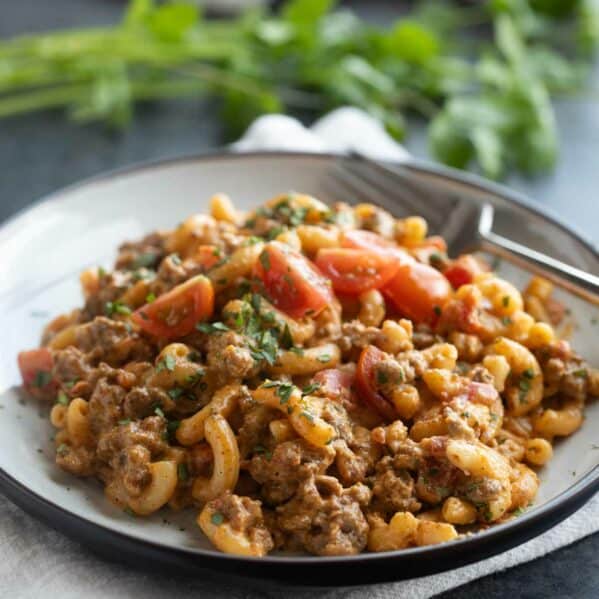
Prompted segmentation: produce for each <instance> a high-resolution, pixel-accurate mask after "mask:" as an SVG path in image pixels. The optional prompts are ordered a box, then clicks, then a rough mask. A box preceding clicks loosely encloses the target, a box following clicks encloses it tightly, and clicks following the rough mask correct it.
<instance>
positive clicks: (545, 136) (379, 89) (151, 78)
mask: <svg viewBox="0 0 599 599" xmlns="http://www.w3.org/2000/svg"><path fill="white" fill-rule="evenodd" d="M555 7H559V10H557V11H556V10H554V9H555ZM335 8H336V2H335V1H334V0H287V2H285V3H284V4H283V6H282V7H281V8H280V9H279V10H278V11H277V12H271V11H268V10H267V9H263V10H262V11H259V10H256V9H250V10H249V11H248V12H246V13H244V14H242V15H240V16H239V17H238V18H234V19H230V20H226V21H225V20H218V21H216V20H215V21H212V20H205V19H203V18H202V17H201V15H200V12H199V10H198V9H197V7H196V6H195V5H194V4H193V3H189V2H184V1H182V0H175V1H173V2H167V3H162V2H157V1H155V0H130V1H129V5H128V7H127V9H126V11H125V15H124V18H123V20H122V21H121V23H119V24H117V25H110V26H105V27H97V28H92V29H89V28H88V29H72V30H70V31H60V32H51V33H42V34H33V35H28V36H22V37H16V38H14V39H11V40H6V41H4V42H0V72H1V73H5V74H6V76H4V77H1V78H0V117H7V116H12V115H16V114H23V113H27V112H31V111H36V110H44V109H48V108H64V109H65V112H66V113H67V114H68V115H69V116H70V117H71V118H73V119H75V120H76V121H78V122H89V121H104V122H105V123H107V124H109V125H110V126H113V127H120V128H122V127H125V126H126V125H127V124H128V123H129V122H130V121H131V118H132V115H133V112H134V107H135V105H136V104H137V103H138V102H141V101H148V100H154V99H163V98H176V97H186V98H194V97H197V96H199V95H205V94H212V95H213V96H216V97H218V98H219V100H220V102H219V103H220V105H221V106H222V107H223V111H222V115H223V119H224V121H225V123H226V125H227V126H228V129H229V131H230V132H231V133H232V134H233V135H238V134H239V133H240V131H242V130H243V129H245V128H246V127H247V125H248V124H249V123H250V122H251V121H252V120H253V119H254V118H255V117H256V116H258V115H260V114H264V113H271V112H301V113H302V114H311V115H313V116H314V117H316V116H318V115H319V114H321V113H323V112H325V111H328V110H330V109H331V108H335V107H337V106H344V105H354V106H358V107H360V108H362V109H364V110H366V111H367V112H368V113H370V114H371V115H373V116H374V117H375V118H376V119H378V120H379V121H380V122H381V123H382V124H383V125H384V126H385V127H386V128H387V130H388V131H389V132H390V133H391V134H392V135H394V136H395V137H397V138H402V137H403V136H404V135H405V133H406V116H407V115H409V114H411V113H417V114H418V115H420V117H423V118H425V119H426V120H427V121H429V122H430V128H429V139H430V146H431V150H432V153H433V154H434V155H435V156H436V157H437V158H439V159H440V160H442V161H444V162H445V163H447V164H451V165H454V166H459V167H462V168H464V167H467V166H472V165H474V164H477V165H478V167H479V168H480V169H481V170H482V171H483V172H484V173H485V174H487V175H489V176H492V177H498V176H500V175H501V174H502V173H504V172H505V171H506V170H507V169H510V168H515V169H518V170H521V171H523V172H526V173H529V172H537V171H540V170H544V169H547V168H549V167H551V166H552V165H553V164H554V162H555V160H556V155H557V149H558V148H557V146H558V143H557V131H556V123H555V117H554V112H553V108H552V105H551V99H552V97H555V96H559V95H564V94H572V93H575V92H578V91H581V90H584V89H585V88H586V87H587V75H588V72H589V71H590V69H589V65H590V62H591V57H592V54H593V52H594V50H595V49H596V47H597V45H598V44H599V7H598V6H597V3H595V2H590V1H585V0H568V1H566V0H564V1H563V2H545V1H535V2H529V1H528V0H510V1H509V2H508V1H496V0H488V1H487V2H480V3H455V2H450V1H449V0H445V1H439V2H430V1H429V2H427V1H422V2H416V3H414V4H413V5H411V11H410V13H409V14H407V15H404V16H402V17H401V18H399V19H398V20H397V21H396V22H395V23H385V24H383V25H375V24H372V23H366V22H365V21H362V20H361V19H360V18H359V17H357V16H356V15H355V14H353V13H351V12H350V11H348V10H335ZM473 25H476V27H477V28H476V30H474V29H473ZM485 30H486V32H487V35H486V36H485V35H480V32H481V31H483V32H484V31H485ZM489 38H492V39H491V40H490V39H489ZM140 48H143V52H140ZM472 56H474V57H476V59H475V60H474V61H472V60H471V57H472ZM278 212H279V214H278V215H277V216H278V217H279V220H280V221H281V222H282V223H284V224H285V225H290V226H295V225H297V224H299V223H301V222H303V219H304V218H305V214H304V213H303V211H302V210H301V209H299V210H295V209H293V208H290V209H288V207H287V206H286V205H285V204H284V203H283V204H281V206H279V207H278ZM158 258H159V256H158V255H157V254H154V253H151V252H148V253H146V254H140V255H139V256H138V258H137V259H136V260H135V263H134V265H133V268H134V269H135V268H140V267H151V266H154V265H155V264H156V261H157V259H158Z"/></svg>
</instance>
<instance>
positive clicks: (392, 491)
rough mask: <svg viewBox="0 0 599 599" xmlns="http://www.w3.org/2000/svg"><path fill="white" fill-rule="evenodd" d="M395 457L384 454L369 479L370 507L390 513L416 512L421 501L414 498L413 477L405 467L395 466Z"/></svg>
mask: <svg viewBox="0 0 599 599" xmlns="http://www.w3.org/2000/svg"><path fill="white" fill-rule="evenodd" d="M395 463H396V459H395V458H394V457H392V456H385V457H384V458H383V459H382V460H380V461H379V462H378V463H377V465H376V469H375V474H374V476H373V477H372V479H371V484H372V487H371V488H372V495H373V501H372V508H373V509H374V510H375V511H378V512H382V513H385V514H387V515H392V514H394V513H395V512H414V513H415V512H417V511H418V510H419V509H420V508H421V507H422V505H421V503H420V502H419V501H418V500H417V499H416V494H415V490H414V479H413V478H412V476H411V475H410V473H409V472H408V471H407V470H406V469H405V468H401V467H400V468H397V467H396V466H395Z"/></svg>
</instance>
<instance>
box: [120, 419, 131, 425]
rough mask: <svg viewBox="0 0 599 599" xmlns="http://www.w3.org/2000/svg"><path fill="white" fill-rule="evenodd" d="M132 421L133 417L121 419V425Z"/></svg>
mask: <svg viewBox="0 0 599 599" xmlns="http://www.w3.org/2000/svg"><path fill="white" fill-rule="evenodd" d="M130 422H131V418H123V419H122V420H119V425H120V426H127V425H128V424H129V423H130Z"/></svg>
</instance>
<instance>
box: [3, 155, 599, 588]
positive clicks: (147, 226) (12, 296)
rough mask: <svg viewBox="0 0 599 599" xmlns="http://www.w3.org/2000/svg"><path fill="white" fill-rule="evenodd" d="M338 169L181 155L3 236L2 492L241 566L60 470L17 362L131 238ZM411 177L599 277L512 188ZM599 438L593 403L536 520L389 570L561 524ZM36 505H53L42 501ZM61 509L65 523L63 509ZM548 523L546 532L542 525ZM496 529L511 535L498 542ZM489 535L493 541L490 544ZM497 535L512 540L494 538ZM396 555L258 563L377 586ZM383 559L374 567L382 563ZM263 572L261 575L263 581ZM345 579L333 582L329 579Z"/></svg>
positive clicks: (79, 194) (318, 191)
mask: <svg viewBox="0 0 599 599" xmlns="http://www.w3.org/2000/svg"><path fill="white" fill-rule="evenodd" d="M334 160H335V158H334V157H332V156H317V155H305V154H283V155H281V154H268V153H265V154H252V155H245V156H238V155H216V156H208V157H196V158H186V159H179V160H174V161H170V162H164V163H159V164H156V165H148V166H142V167H139V168H135V169H131V170H128V171H123V172H118V173H115V174H109V175H106V176H103V177H100V178H97V179H94V180H91V181H89V182H87V183H83V184H81V185H77V186H74V187H71V188H68V189H66V190H64V191H61V192H59V193H57V194H54V195H53V196H52V197H51V198H48V199H47V200H45V201H43V202H41V203H39V204H37V205H35V206H33V207H31V208H30V209H28V210H27V211H25V212H23V213H22V214H20V215H18V216H17V217H15V218H13V219H12V220H11V221H9V222H8V223H6V224H5V225H4V226H3V227H2V228H1V229H0V256H2V262H1V265H0V331H2V341H3V344H2V352H1V354H0V390H3V391H2V393H1V395H0V407H1V409H0V474H1V475H2V480H1V481H0V482H2V483H3V484H4V486H5V490H6V492H7V494H9V496H10V497H11V498H13V500H16V501H17V502H18V503H21V504H22V505H24V507H26V509H29V510H30V511H32V512H35V513H36V514H37V515H38V516H40V517H42V518H45V519H46V520H51V521H52V519H53V518H55V519H57V520H56V521H55V522H54V524H55V525H56V526H58V527H59V528H64V529H65V531H66V532H68V533H69V534H72V535H74V536H80V537H85V536H86V535H87V536H89V535H90V534H92V533H93V530H96V531H100V530H103V531H104V532H109V533H114V535H116V536H114V535H113V537H111V538H112V541H109V544H110V543H117V544H118V542H119V539H120V540H123V539H124V538H125V537H126V538H127V539H128V541H133V542H134V543H135V542H139V543H140V545H139V548H140V549H139V550H140V551H142V547H145V548H146V549H147V548H148V547H149V546H152V547H154V548H159V549H160V550H161V551H163V552H169V551H170V552H172V554H173V555H175V554H177V555H179V556H181V555H183V554H186V555H187V556H188V557H189V556H190V555H191V556H196V557H200V556H203V557H204V558H206V557H207V556H211V557H212V558H213V559H212V560H211V561H212V562H213V563H216V565H217V567H219V566H220V565H221V564H222V565H223V567H228V566H227V565H226V563H227V561H229V562H231V560H233V561H236V562H237V563H239V562H242V561H243V560H240V559H238V558H231V557H230V556H223V555H222V554H219V553H217V552H215V551H214V550H213V549H212V548H211V547H210V545H209V544H208V543H207V542H206V541H205V539H203V537H202V535H201V534H200V532H199V529H198V528H197V526H196V525H195V523H194V516H195V514H194V510H187V511H186V512H184V513H183V514H179V515H173V514H172V513H167V512H165V513H159V514H156V515H154V516H153V517H151V518H147V519H133V518H131V517H129V516H127V515H126V514H124V513H123V512H122V511H120V510H118V509H117V508H115V507H114V506H112V505H111V504H109V503H108V502H107V501H106V500H105V499H104V497H103V494H102V491H101V488H100V486H99V485H98V484H97V483H95V482H93V481H89V480H81V479H76V478H73V477H71V476H69V475H67V474H66V473H64V472H62V471H61V470H59V469H58V468H57V467H56V466H55V465H54V462H53V444H52V443H51V442H50V437H51V435H52V434H53V433H52V429H51V426H50V424H49V422H48V420H47V408H44V407H43V406H40V405H39V404H38V403H37V402H35V401H34V400H31V399H27V398H25V397H24V396H22V394H21V393H20V391H19V389H18V384H19V374H18V370H17V367H16V355H17V352H18V351H20V350H21V349H26V348H32V347H35V346H37V345H38V343H39V337H40V332H41V329H42V326H43V325H44V324H45V323H46V322H47V321H48V320H49V318H51V317H53V316H55V315H57V314H59V313H62V312H65V311H66V310H68V309H70V308H72V307H75V306H78V305H80V304H81V301H82V300H81V296H80V290H79V283H78V273H79V272H80V271H81V270H82V269H83V268H85V267H87V266H90V265H100V264H101V265H104V266H106V267H109V266H110V265H111V262H112V260H113V258H114V256H115V254H116V248H117V246H118V245H119V244H120V243H121V242H122V241H124V240H132V239H136V238H138V237H140V236H141V235H143V234H144V233H146V232H148V231H151V230H153V229H156V228H165V227H172V226H174V225H175V224H176V223H178V222H179V221H181V219H182V218H184V217H185V216H186V215H188V214H190V213H192V212H203V211H206V210H207V201H208V199H209V197H210V196H211V195H212V194H213V193H215V192H218V191H225V192H227V193H228V194H229V195H230V196H231V197H232V198H233V199H234V201H235V202H236V204H237V205H238V206H240V207H241V208H249V207H251V206H253V205H255V204H256V203H257V202H260V201H263V200H264V199H266V198H268V197H270V196H272V195H274V194H276V193H279V192H281V191H285V190H288V189H295V190H301V191H305V192H308V193H312V194H314V195H316V196H318V197H321V198H323V199H325V200H331V199H333V198H331V197H330V196H329V195H328V194H327V193H326V191H325V186H324V182H325V179H326V172H327V170H328V169H329V168H330V167H331V165H332V163H333V161H334ZM411 168H412V170H413V175H414V177H415V178H417V177H425V178H428V179H429V180H432V181H436V182H438V183H439V184H440V186H441V190H442V191H441V193H447V194H448V195H451V194H456V193H459V194H460V196H461V197H469V198H471V199H473V201H481V199H482V198H484V199H485V200H486V201H492V202H493V203H494V204H495V207H496V210H497V213H498V216H497V227H498V228H499V232H502V233H504V234H506V235H508V236H511V237H512V238H514V239H516V240H517V241H520V242H522V243H525V244H527V245H531V246H533V247H535V248H537V249H539V250H541V251H546V252H548V253H551V254H553V255H554V256H556V257H558V258H561V259H563V260H565V261H568V262H570V263H572V264H574V265H576V266H579V267H581V268H583V269H586V270H589V271H590V272H595V273H597V271H598V270H599V260H598V258H597V255H596V254H595V252H594V251H593V250H592V248H591V247H590V246H588V245H587V244H585V243H584V242H583V241H581V240H580V239H579V238H577V237H576V236H575V234H573V233H572V232H570V231H569V230H567V229H566V228H565V227H563V226H561V225H559V224H556V223H555V222H553V221H552V220H550V219H549V218H548V217H546V216H544V215H541V214H540V213H538V212H536V211H534V210H532V209H531V208H529V207H527V206H525V205H522V204H519V203H517V201H518V198H515V197H514V194H511V193H510V192H508V191H507V190H506V189H504V188H501V187H499V186H495V185H489V184H486V183H482V182H481V181H480V180H478V179H476V178H473V177H466V176H464V175H457V174H455V173H453V172H451V171H449V170H447V169H437V168H430V167H423V166H422V165H413V166H412V167H411ZM335 199H344V198H335ZM499 270H500V273H501V274H502V275H505V276H506V277H507V278H508V279H510V280H513V281H516V282H517V283H519V284H524V282H525V281H526V279H527V278H528V275H526V274H525V273H523V272H520V271H518V270H517V269H516V268H514V267H511V266H509V265H507V264H506V263H505V262H504V263H503V264H502V265H500V267H499ZM559 298H560V299H563V300H564V301H565V302H566V304H567V305H568V307H569V308H570V309H571V311H572V315H573V317H574V319H575V321H576V322H577V323H578V326H577V328H576V330H575V332H574V337H573V340H572V341H573V344H574V347H575V348H576V349H577V350H579V352H580V353H581V354H582V355H583V356H585V357H586V358H587V359H588V360H589V361H590V362H591V364H596V365H599V344H597V343H596V337H597V333H598V332H599V324H595V323H599V310H598V309H597V308H596V307H592V306H590V305H589V304H587V303H585V302H584V301H583V300H581V299H579V298H577V297H574V296H572V295H569V294H567V293H565V292H559ZM598 430H599V403H598V402H594V403H592V404H591V405H590V406H589V408H588V410H587V418H586V420H585V423H584V425H583V427H582V429H581V430H580V431H578V432H577V433H576V434H575V435H573V436H572V437H570V438H568V439H567V440H565V441H564V442H561V443H558V444H557V447H556V451H555V456H554V458H553V460H552V461H551V463H550V465H549V467H547V468H544V469H542V470H541V471H540V477H541V480H542V484H541V487H540V491H539V495H538V497H537V500H536V502H535V507H534V508H532V509H531V510H530V514H526V515H525V516H523V517H521V518H519V519H518V521H515V522H512V523H509V524H507V525H502V526H499V527H495V528H494V529H491V531H488V532H485V533H482V534H479V535H476V536H475V537H473V539H470V540H468V539H467V540H464V541H459V542H457V543H451V544H448V545H447V547H445V546H443V549H440V548H421V549H411V550H407V551H403V552H401V554H396V555H395V560H396V562H395V563H397V559H398V558H399V556H403V557H402V558H401V560H408V562H407V563H410V564H412V563H415V564H416V566H413V567H412V566H411V567H410V569H408V571H407V572H406V574H407V575H409V576H412V575H414V574H416V573H417V571H420V572H422V573H425V572H426V573H430V572H432V571H439V570H441V569H445V568H446V567H449V566H451V565H452V564H453V565H455V564H457V563H464V559H465V558H464V554H465V553H476V555H475V556H474V555H473V556H472V558H470V559H468V560H467V561H473V559H480V558H482V557H484V556H485V555H489V554H490V553H492V552H496V551H497V550H499V549H500V548H501V547H504V548H505V547H507V546H509V545H510V544H511V545H514V544H517V543H518V542H522V541H523V540H525V539H526V538H529V537H530V536H532V535H534V534H538V533H539V532H541V530H542V529H543V528H546V527H547V523H550V522H554V521H556V520H557V519H561V518H563V517H565V516H566V515H567V514H568V513H570V512H571V511H572V510H573V509H574V508H575V507H576V506H577V505H579V504H580V503H581V501H583V499H585V498H588V496H589V495H590V494H592V491H593V490H596V488H597V483H599V477H598V476H597V474H598V472H599V469H597V465H598V464H599V450H596V446H597V445H596V444H597V443H598V442H599V435H598V433H597V431H598ZM593 469H595V471H594V472H592V471H593ZM25 496H27V497H25ZM24 497H25V498H24ZM40 498H43V499H45V501H44V502H41V501H40ZM32 504H33V505H32ZM57 507H58V508H59V509H60V514H59V515H57V514H58V512H56V511H55V510H56V508H57ZM65 514H67V516H68V517H69V518H67V520H63V519H62V516H64V515H65ZM543 515H544V518H541V516H543ZM543 519H544V520H545V526H543V525H542V524H541V520H543ZM73 522H80V523H82V526H83V528H85V527H86V526H87V528H86V531H87V532H86V535H84V534H79V533H78V532H77V528H78V527H77V526H73ZM90 526H91V527H92V528H90ZM93 527H96V528H93ZM498 529H501V530H503V531H504V532H503V533H502V532H501V530H499V532H497V531H498ZM90 530H91V531H92V533H90ZM494 530H495V531H496V532H495V533H493V531H494ZM491 534H496V537H495V540H494V541H493V538H492V537H489V535H491ZM123 535H124V536H123ZM502 535H503V536H502ZM92 536H93V534H92ZM109 536H110V535H109ZM485 537H489V542H488V543H487V544H485V541H484V539H485ZM499 538H506V539H508V540H507V541H502V542H499ZM115 539H116V540H115ZM476 539H479V541H478V542H477V541H476ZM481 539H482V540H481ZM491 541H493V542H491ZM502 543H503V544H502ZM460 544H461V545H468V544H469V545H471V548H470V549H471V550H473V549H475V548H476V547H478V549H476V551H469V550H468V548H466V550H464V549H459V546H460ZM487 545H488V546H487ZM492 546H494V547H495V549H493V548H492ZM451 547H453V548H454V550H451ZM448 548H449V549H448ZM456 548H457V549H456ZM134 550H135V549H134ZM433 552H436V553H437V554H438V555H444V556H445V557H446V559H445V560H444V561H443V563H442V564H436V565H435V564H434V563H432V562H435V561H436V560H431V559H426V558H425V559H421V558H420V557H419V556H422V555H423V554H426V553H428V554H429V558H430V557H431V556H432V555H433ZM392 556H393V554H370V555H362V556H355V557H352V558H329V559H325V560H323V559H322V558H304V557H302V558H297V557H296V558H281V557H276V556H275V557H270V558H268V559H267V560H263V563H266V562H272V561H278V563H279V565H281V566H282V565H283V564H284V563H285V564H286V568H287V567H288V568H292V569H293V572H292V573H290V574H289V576H288V575H287V574H284V573H285V572H286V570H285V569H282V570H280V572H279V573H278V574H277V573H275V572H270V575H273V576H281V575H282V574H281V573H283V575H284V576H285V577H291V578H294V577H296V578H301V576H302V574H301V572H302V568H303V567H305V565H306V564H307V562H308V563H310V564H311V567H312V568H313V567H314V566H315V564H316V563H319V564H322V565H324V564H326V563H329V564H330V565H331V566H334V565H335V564H337V565H342V564H345V567H346V568H347V566H349V570H351V564H352V560H354V561H368V562H369V564H370V565H371V572H372V573H375V574H374V575H373V574H371V575H370V576H371V578H372V577H373V576H374V578H376V579H389V578H401V577H402V573H401V572H398V571H397V570H395V571H394V572H391V571H390V570H389V569H388V568H389V565H388V564H389V558H390V557H392ZM410 556H411V557H410ZM452 556H453V557H452ZM158 559H160V558H158ZM414 560H415V561H414ZM418 560H420V561H418ZM377 562H378V563H379V565H380V568H379V569H378V570H377V568H376V567H374V564H375V563H377ZM384 564H387V566H384ZM418 564H420V565H418ZM427 564H428V565H427ZM414 568H416V569H414ZM261 570H262V568H261V567H260V568H259V569H257V570H256V569H255V570H254V573H260V571H261ZM379 571H380V573H379V574H376V572H379ZM261 575H262V576H264V572H261ZM338 575H340V574H339V573H337V574H335V575H334V576H333V579H334V578H335V577H336V576H338ZM354 577H357V578H356V580H359V581H364V580H366V579H367V576H366V577H365V575H362V576H361V577H359V576H358V575H357V574H354ZM350 579H351V572H350V574H349V577H348V576H347V574H346V575H345V577H344V579H343V580H344V582H346V583H349V582H351V580H350ZM333 581H334V580H333ZM333 581H331V580H329V582H333Z"/></svg>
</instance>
